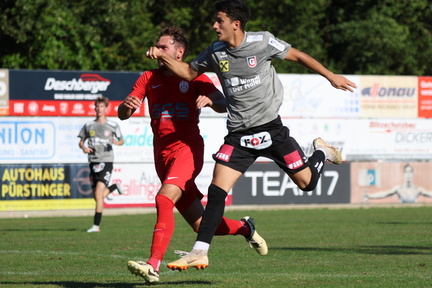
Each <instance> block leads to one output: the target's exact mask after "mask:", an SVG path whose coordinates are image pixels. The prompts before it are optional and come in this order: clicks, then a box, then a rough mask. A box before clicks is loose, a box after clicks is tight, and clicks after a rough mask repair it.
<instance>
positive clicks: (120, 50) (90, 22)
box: [0, 0, 432, 75]
mask: <svg viewBox="0 0 432 288" xmlns="http://www.w3.org/2000/svg"><path fill="white" fill-rule="evenodd" d="M245 1H246V2H247V3H248V4H249V6H250V8H251V12H252V18H251V21H250V22H249V23H248V26H247V30H250V31H262V30H268V31H270V32H271V33H273V34H274V35H275V36H276V37H278V38H280V39H283V40H285V41H286V42H288V43H290V44H292V45H293V47H295V48H298V49H300V50H302V51H304V52H306V53H308V54H310V55H311V56H312V57H314V58H316V59H317V60H319V61H320V62H321V63H323V64H324V65H325V66H327V67H329V68H330V69H331V70H333V71H334V72H336V73H345V74H386V75H432V24H431V23H432V22H431V20H430V19H432V5H431V3H430V0H380V1H374V0H358V1H348V0H312V1H294V0H267V1H251V0H245ZM0 11H2V13H1V14H0V43H1V45H0V67H2V68H25V69H71V70H75V69H77V70H128V71H144V70H147V69H151V68H154V67H156V62H155V61H150V60H147V59H146V58H145V57H144V55H145V52H146V50H147V49H148V47H149V46H151V45H153V44H154V42H155V40H156V37H157V35H158V32H159V30H160V28H161V27H165V26H168V25H178V26H180V27H182V28H183V29H184V30H185V32H186V35H187V37H188V38H189V40H190V49H189V53H188V55H187V57H186V58H185V60H186V61H190V60H192V59H193V58H194V57H196V56H197V55H198V54H199V53H200V52H201V51H202V50H204V49H205V48H206V47H207V46H208V45H209V44H210V43H211V42H212V41H214V40H216V37H215V35H214V32H213V28H212V24H213V14H214V1H210V0H200V1H197V0H184V1H174V0H159V1H156V0H126V1H124V0H104V1H102V0H94V1H89V0H71V1H58V0H34V1H28V0H3V1H1V2H0ZM274 65H275V67H276V69H277V71H278V72H279V73H309V71H307V70H306V69H304V68H303V67H301V66H299V65H295V64H293V63H289V62H286V61H274Z"/></svg>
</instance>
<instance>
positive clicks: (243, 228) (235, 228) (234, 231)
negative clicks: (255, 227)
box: [215, 217, 251, 237]
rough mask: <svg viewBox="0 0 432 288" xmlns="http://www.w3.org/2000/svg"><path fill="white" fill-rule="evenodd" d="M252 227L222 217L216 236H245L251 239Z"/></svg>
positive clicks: (242, 222) (239, 221)
mask: <svg viewBox="0 0 432 288" xmlns="http://www.w3.org/2000/svg"><path fill="white" fill-rule="evenodd" d="M250 232H251V231H250V227H249V225H247V224H246V223H245V222H244V221H241V220H232V219H228V218H226V217H222V221H221V223H220V224H219V226H218V228H217V229H216V232H215V235H243V236H244V237H249V235H250Z"/></svg>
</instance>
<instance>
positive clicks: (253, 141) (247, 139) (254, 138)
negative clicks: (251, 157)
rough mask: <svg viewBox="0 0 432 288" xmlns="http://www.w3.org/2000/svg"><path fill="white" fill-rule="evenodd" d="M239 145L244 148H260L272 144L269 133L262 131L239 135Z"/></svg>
mask: <svg viewBox="0 0 432 288" xmlns="http://www.w3.org/2000/svg"><path fill="white" fill-rule="evenodd" d="M240 145H241V146H243V147H246V148H251V149H255V150H262V149H265V148H268V147H270V146H271V145H272V139H271V136H270V133H268V132H267V131H264V132H260V133H257V134H253V135H246V136H243V137H241V138H240Z"/></svg>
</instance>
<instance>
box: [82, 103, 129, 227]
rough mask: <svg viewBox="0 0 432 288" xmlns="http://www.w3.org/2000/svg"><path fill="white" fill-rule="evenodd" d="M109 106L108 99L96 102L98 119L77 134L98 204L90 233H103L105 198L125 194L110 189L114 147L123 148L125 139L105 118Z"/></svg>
mask: <svg viewBox="0 0 432 288" xmlns="http://www.w3.org/2000/svg"><path fill="white" fill-rule="evenodd" d="M108 104H109V99H108V98H107V97H101V98H98V99H96V101H95V111H96V119H95V120H93V121H90V122H87V123H86V124H85V125H84V126H83V127H82V128H81V131H80V132H79V134H78V137H79V138H81V140H80V142H79V147H80V148H81V149H82V150H83V152H84V153H85V154H88V161H89V166H90V181H91V182H92V188H93V197H94V199H95V201H96V209H95V214H94V218H93V226H92V227H91V228H90V229H88V230H87V232H100V227H99V226H100V223H101V221H102V212H103V206H104V198H105V197H106V196H108V194H109V193H111V192H113V191H115V190H117V191H118V193H119V194H122V191H121V188H120V187H119V186H118V185H117V184H113V185H111V186H109V182H110V180H111V175H112V170H113V162H114V151H113V148H112V145H113V144H114V145H123V144H124V140H123V136H122V134H121V131H120V127H119V125H118V124H117V123H116V122H114V121H111V120H108V119H107V118H106V116H105V113H106V109H107V107H108ZM86 140H88V141H87V146H86V145H85V141H86Z"/></svg>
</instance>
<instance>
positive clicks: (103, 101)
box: [95, 97, 109, 107]
mask: <svg viewBox="0 0 432 288" xmlns="http://www.w3.org/2000/svg"><path fill="white" fill-rule="evenodd" d="M98 103H104V104H105V106H106V107H108V104H109V99H108V97H99V98H97V99H96V100H95V105H97V104H98Z"/></svg>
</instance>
